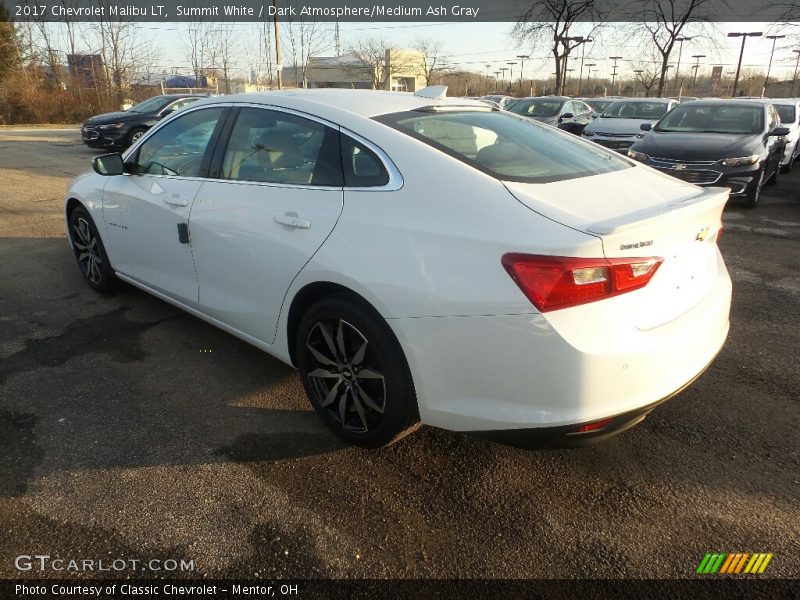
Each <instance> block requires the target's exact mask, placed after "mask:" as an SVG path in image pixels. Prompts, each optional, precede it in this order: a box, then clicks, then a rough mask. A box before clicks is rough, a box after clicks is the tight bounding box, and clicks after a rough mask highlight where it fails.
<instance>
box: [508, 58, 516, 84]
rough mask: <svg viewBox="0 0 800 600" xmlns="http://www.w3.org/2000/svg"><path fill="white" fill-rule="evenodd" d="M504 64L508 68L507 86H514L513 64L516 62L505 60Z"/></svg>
mask: <svg viewBox="0 0 800 600" xmlns="http://www.w3.org/2000/svg"><path fill="white" fill-rule="evenodd" d="M506 64H507V65H508V70H509V73H508V87H513V86H514V65H515V64H517V63H515V62H507V63H506Z"/></svg>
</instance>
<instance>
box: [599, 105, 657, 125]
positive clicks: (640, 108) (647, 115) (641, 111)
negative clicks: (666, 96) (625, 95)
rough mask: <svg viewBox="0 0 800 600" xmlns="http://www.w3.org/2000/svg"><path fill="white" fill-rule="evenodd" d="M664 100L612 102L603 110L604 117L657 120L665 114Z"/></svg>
mask: <svg viewBox="0 0 800 600" xmlns="http://www.w3.org/2000/svg"><path fill="white" fill-rule="evenodd" d="M668 106H669V105H668V104H666V103H665V102H612V103H611V105H610V106H609V107H608V108H606V109H605V110H604V111H603V118H604V119H644V120H647V119H650V120H653V121H655V120H657V119H660V118H661V117H663V116H664V115H665V114H667V108H668Z"/></svg>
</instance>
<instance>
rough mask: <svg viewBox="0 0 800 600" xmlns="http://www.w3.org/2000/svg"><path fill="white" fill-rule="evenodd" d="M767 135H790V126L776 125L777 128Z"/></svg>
mask: <svg viewBox="0 0 800 600" xmlns="http://www.w3.org/2000/svg"><path fill="white" fill-rule="evenodd" d="M767 135H774V136H783V135H789V128H788V127H776V128H775V129H773V130H772V131H770V132H769V133H768V134H767Z"/></svg>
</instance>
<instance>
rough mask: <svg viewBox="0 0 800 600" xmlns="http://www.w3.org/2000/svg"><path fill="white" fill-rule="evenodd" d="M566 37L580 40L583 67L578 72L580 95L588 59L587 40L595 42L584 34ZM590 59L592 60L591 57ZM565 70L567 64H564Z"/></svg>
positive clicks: (574, 40) (576, 40) (575, 40)
mask: <svg viewBox="0 0 800 600" xmlns="http://www.w3.org/2000/svg"><path fill="white" fill-rule="evenodd" d="M565 39H567V40H572V41H573V42H578V44H580V47H581V69H580V73H579V74H578V95H579V96H580V95H581V91H582V90H581V86H582V84H583V62H584V60H586V42H593V41H594V40H593V39H592V38H590V37H583V36H582V35H576V36H573V37H568V38H565ZM589 60H591V58H590V59H589ZM564 70H565V71H566V64H565V65H564Z"/></svg>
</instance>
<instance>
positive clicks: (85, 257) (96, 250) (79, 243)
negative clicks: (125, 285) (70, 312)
mask: <svg viewBox="0 0 800 600" xmlns="http://www.w3.org/2000/svg"><path fill="white" fill-rule="evenodd" d="M69 237H70V240H71V241H72V249H73V251H74V253H75V261H76V262H77V263H78V268H79V269H80V270H81V273H83V276H84V277H85V278H86V283H88V284H89V285H90V286H91V287H92V288H94V289H95V290H97V291H98V292H102V293H104V294H110V293H111V292H113V291H114V288H115V287H116V284H117V277H116V275H115V274H114V270H113V269H112V268H111V264H110V263H109V261H108V255H107V254H106V249H105V247H104V246H103V241H102V240H101V239H100V235H99V234H98V233H97V227H95V225H94V221H93V220H92V217H90V216H89V213H88V211H87V210H86V209H85V208H83V207H82V206H79V207H78V208H76V209H75V210H73V211H72V212H71V213H70V215H69Z"/></svg>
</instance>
